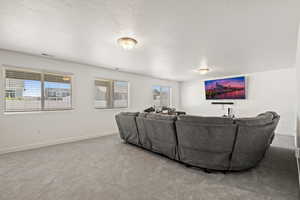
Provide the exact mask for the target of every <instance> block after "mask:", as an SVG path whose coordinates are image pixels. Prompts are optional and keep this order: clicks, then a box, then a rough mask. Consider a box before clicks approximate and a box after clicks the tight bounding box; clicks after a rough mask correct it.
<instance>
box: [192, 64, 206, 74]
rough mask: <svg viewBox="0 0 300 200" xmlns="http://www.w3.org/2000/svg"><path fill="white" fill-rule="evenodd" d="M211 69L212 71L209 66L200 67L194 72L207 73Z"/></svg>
mask: <svg viewBox="0 0 300 200" xmlns="http://www.w3.org/2000/svg"><path fill="white" fill-rule="evenodd" d="M209 71H210V69H209V68H208V66H204V67H200V68H198V69H195V70H194V72H197V73H199V74H202V75H204V74H207V73H208V72H209Z"/></svg>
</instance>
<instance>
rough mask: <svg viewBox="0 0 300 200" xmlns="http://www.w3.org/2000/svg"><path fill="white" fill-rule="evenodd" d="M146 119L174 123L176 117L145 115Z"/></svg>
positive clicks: (154, 114)
mask: <svg viewBox="0 0 300 200" xmlns="http://www.w3.org/2000/svg"><path fill="white" fill-rule="evenodd" d="M147 119H153V120H167V121H175V120H176V119H177V117H176V116H175V115H164V114H156V113H149V114H147Z"/></svg>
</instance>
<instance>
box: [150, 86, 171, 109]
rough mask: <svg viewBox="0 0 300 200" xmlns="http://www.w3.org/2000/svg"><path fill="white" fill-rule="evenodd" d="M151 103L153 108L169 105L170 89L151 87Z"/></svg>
mask: <svg viewBox="0 0 300 200" xmlns="http://www.w3.org/2000/svg"><path fill="white" fill-rule="evenodd" d="M152 91H153V103H154V105H155V106H159V107H162V106H166V107H169V106H170V105H171V88H170V87H165V86H153V87H152Z"/></svg>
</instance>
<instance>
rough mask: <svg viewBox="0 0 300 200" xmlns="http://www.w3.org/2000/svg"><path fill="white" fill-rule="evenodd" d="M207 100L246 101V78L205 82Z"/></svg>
mask: <svg viewBox="0 0 300 200" xmlns="http://www.w3.org/2000/svg"><path fill="white" fill-rule="evenodd" d="M205 95H206V99H246V91H245V77H244V76H240V77H234V78H225V79H216V80H208V81H205Z"/></svg>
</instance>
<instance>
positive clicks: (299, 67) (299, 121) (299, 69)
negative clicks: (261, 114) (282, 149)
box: [296, 26, 300, 186]
mask: <svg viewBox="0 0 300 200" xmlns="http://www.w3.org/2000/svg"><path fill="white" fill-rule="evenodd" d="M296 70H297V97H298V98H297V137H296V146H297V150H296V156H297V157H298V159H297V164H298V174H299V186H300V103H299V102H300V26H299V31H298V48H297V56H296Z"/></svg>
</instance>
